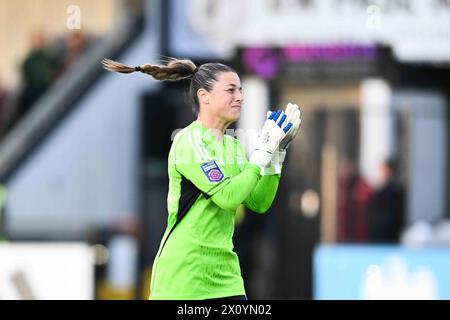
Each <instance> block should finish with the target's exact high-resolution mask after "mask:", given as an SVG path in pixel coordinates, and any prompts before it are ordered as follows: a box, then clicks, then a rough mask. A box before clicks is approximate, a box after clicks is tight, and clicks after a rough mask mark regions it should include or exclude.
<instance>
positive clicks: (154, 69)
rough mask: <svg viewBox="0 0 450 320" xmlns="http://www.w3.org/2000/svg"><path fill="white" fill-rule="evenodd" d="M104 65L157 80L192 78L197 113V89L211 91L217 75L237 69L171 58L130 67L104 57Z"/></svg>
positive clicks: (218, 64) (191, 86)
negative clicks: (143, 74)
mask: <svg viewBox="0 0 450 320" xmlns="http://www.w3.org/2000/svg"><path fill="white" fill-rule="evenodd" d="M102 64H103V67H104V68H105V69H106V70H109V71H115V72H120V73H132V72H142V73H146V74H148V75H150V76H152V77H153V78H154V79H156V80H166V81H180V80H183V79H189V78H190V87H189V96H190V99H191V102H192V107H193V110H194V112H195V113H198V111H199V102H198V97H197V91H198V90H199V89H205V90H207V91H211V90H212V88H213V86H214V83H215V82H216V81H217V75H218V74H219V73H221V72H234V73H236V71H235V70H234V69H233V68H231V67H229V66H227V65H224V64H222V63H205V64H202V65H201V66H200V67H197V66H196V65H195V64H194V62H192V61H191V60H189V59H175V58H169V59H168V60H167V61H166V63H165V64H144V65H141V66H137V67H130V66H127V65H125V64H122V63H119V62H116V61H112V60H110V59H103V61H102Z"/></svg>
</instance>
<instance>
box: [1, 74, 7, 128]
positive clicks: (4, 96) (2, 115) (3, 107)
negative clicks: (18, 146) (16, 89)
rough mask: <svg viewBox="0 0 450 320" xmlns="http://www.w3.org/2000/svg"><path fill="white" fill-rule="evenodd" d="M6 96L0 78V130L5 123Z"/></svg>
mask: <svg viewBox="0 0 450 320" xmlns="http://www.w3.org/2000/svg"><path fill="white" fill-rule="evenodd" d="M6 95H7V93H6V89H5V87H4V86H3V83H2V79H1V78H0V128H2V127H3V125H4V123H5V105H6Z"/></svg>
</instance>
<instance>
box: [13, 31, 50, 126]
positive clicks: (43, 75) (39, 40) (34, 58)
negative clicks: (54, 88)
mask: <svg viewBox="0 0 450 320" xmlns="http://www.w3.org/2000/svg"><path fill="white" fill-rule="evenodd" d="M31 47H32V48H31V51H30V53H29V54H28V56H27V57H26V58H25V60H24V62H23V64H22V68H21V73H22V80H23V86H24V87H23V91H22V94H21V96H20V98H19V100H20V101H19V108H18V112H17V115H16V120H17V119H18V118H21V117H23V116H24V115H25V114H26V113H27V112H28V111H29V110H30V109H31V107H32V106H33V104H34V103H35V102H36V101H37V100H38V99H39V98H40V97H41V96H42V94H44V93H45V91H47V89H48V88H49V87H50V85H51V83H52V81H53V80H54V79H55V76H56V69H57V62H56V59H55V57H53V56H52V55H51V53H50V50H49V47H48V44H47V38H46V36H45V35H44V34H43V33H41V32H36V33H34V34H33V35H32V37H31Z"/></svg>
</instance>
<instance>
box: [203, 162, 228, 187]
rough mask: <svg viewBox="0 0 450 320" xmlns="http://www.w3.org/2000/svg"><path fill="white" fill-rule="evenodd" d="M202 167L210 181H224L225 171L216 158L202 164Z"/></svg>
mask: <svg viewBox="0 0 450 320" xmlns="http://www.w3.org/2000/svg"><path fill="white" fill-rule="evenodd" d="M201 167H202V170H203V172H204V173H205V175H206V177H207V178H208V180H209V181H210V182H219V181H222V179H223V173H222V171H221V170H220V168H219V166H218V165H217V163H216V162H215V161H214V160H212V161H209V162H206V163H204V164H202V165H201Z"/></svg>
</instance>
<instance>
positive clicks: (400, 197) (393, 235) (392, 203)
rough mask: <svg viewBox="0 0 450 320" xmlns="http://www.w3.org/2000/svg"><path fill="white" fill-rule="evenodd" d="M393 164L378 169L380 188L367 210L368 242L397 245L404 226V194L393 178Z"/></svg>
mask: <svg viewBox="0 0 450 320" xmlns="http://www.w3.org/2000/svg"><path fill="white" fill-rule="evenodd" d="M395 169H396V168H395V162H394V161H393V160H388V161H385V162H383V163H381V165H380V167H379V175H380V182H381V184H380V187H379V188H378V189H377V190H376V191H375V194H374V197H373V200H372V202H371V204H370V209H369V241H370V242H379V243H397V242H398V241H399V240H400V234H401V231H402V229H403V224H404V192H403V189H402V188H401V186H400V184H399V183H398V182H397V179H396V176H395V171H396V170H395Z"/></svg>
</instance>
